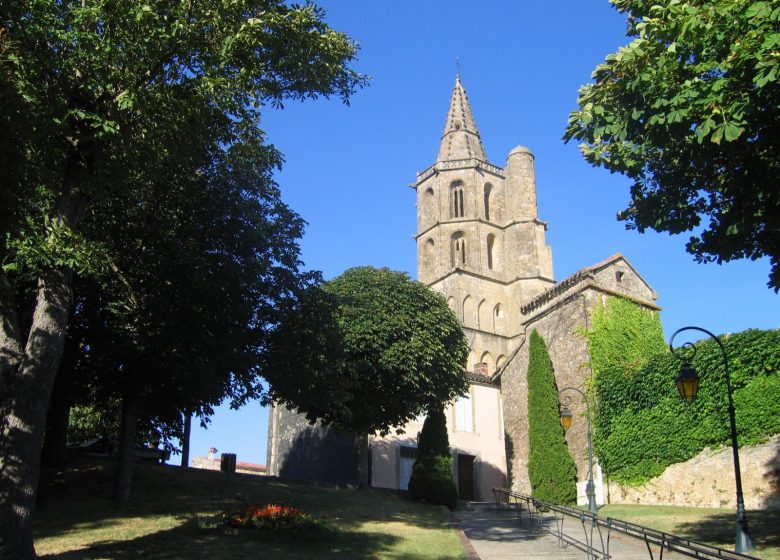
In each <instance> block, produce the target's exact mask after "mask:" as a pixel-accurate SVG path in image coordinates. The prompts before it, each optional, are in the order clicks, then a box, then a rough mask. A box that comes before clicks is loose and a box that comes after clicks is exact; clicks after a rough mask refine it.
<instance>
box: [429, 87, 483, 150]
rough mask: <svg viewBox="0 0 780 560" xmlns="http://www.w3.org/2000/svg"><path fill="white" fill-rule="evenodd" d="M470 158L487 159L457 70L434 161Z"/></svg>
mask: <svg viewBox="0 0 780 560" xmlns="http://www.w3.org/2000/svg"><path fill="white" fill-rule="evenodd" d="M471 158H477V159H481V160H483V161H487V158H486V157H485V150H484V149H483V148H482V138H481V137H480V136H479V131H478V130H477V123H476V122H474V116H473V115H472V114H471V105H469V98H468V96H467V95H466V90H464V89H463V85H462V84H461V83H460V72H458V74H457V76H456V77H455V87H454V88H453V89H452V98H451V99H450V109H449V111H448V112H447V122H446V123H445V124H444V134H443V135H442V137H441V145H440V146H439V155H438V156H437V157H436V161H449V160H454V159H471Z"/></svg>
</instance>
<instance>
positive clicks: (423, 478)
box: [409, 406, 458, 508]
mask: <svg viewBox="0 0 780 560" xmlns="http://www.w3.org/2000/svg"><path fill="white" fill-rule="evenodd" d="M409 494H410V495H411V496H412V498H414V499H415V500H419V501H421V502H429V503H432V504H441V505H445V506H447V507H450V508H453V507H455V505H456V504H457V503H458V489H457V487H456V486H455V480H454V479H453V478H452V456H451V455H450V442H449V438H448V437H447V420H446V418H445V416H444V409H443V407H441V406H435V407H431V409H430V410H429V411H428V417H427V418H426V419H425V423H424V424H423V429H422V432H420V441H419V444H418V447H417V460H416V461H415V463H414V467H413V468H412V478H411V480H410V481H409Z"/></svg>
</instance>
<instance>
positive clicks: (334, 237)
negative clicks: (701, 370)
mask: <svg viewBox="0 0 780 560" xmlns="http://www.w3.org/2000/svg"><path fill="white" fill-rule="evenodd" d="M317 3H318V4H319V5H321V6H323V7H324V8H325V9H326V11H327V16H326V20H327V21H328V23H329V24H330V25H331V27H333V28H335V29H338V30H340V31H343V32H346V33H347V34H348V35H350V36H351V37H352V38H353V39H354V40H356V41H357V42H358V43H359V44H360V47H361V51H360V53H359V55H358V61H357V63H356V64H355V68H356V69H358V70H359V71H361V72H364V73H366V74H369V75H370V76H371V77H372V80H371V85H370V87H368V88H366V89H364V90H362V91H361V92H359V93H358V94H356V95H355V97H354V98H353V99H352V102H351V105H350V106H349V107H347V106H345V105H344V104H342V103H341V102H340V101H338V100H323V99H320V100H317V101H306V102H304V103H290V104H288V105H286V106H285V108H284V110H282V111H273V110H271V109H270V108H269V110H268V112H267V113H266V114H265V116H264V122H263V127H264V130H265V132H266V133H267V134H268V137H269V141H270V142H272V143H273V144H275V145H276V146H277V147H278V148H279V149H280V150H281V151H282V152H283V153H284V155H285V159H286V163H285V166H284V169H283V170H282V171H281V172H280V173H278V174H277V181H278V182H279V184H280V187H281V189H282V193H283V198H284V200H285V201H286V202H287V203H288V204H289V205H290V206H291V207H292V208H293V209H294V210H296V211H297V212H298V213H299V214H301V215H302V216H303V218H304V219H305V220H306V221H307V222H308V224H309V225H308V228H307V231H306V235H305V237H304V238H303V239H302V240H301V249H302V256H303V260H304V261H305V265H306V268H309V269H316V270H321V271H322V272H323V274H324V276H325V278H332V277H334V276H337V275H339V274H341V273H342V272H343V271H344V270H346V269H347V268H350V267H353V266H359V265H372V266H387V267H389V268H392V269H396V270H402V271H406V272H408V273H409V274H410V275H411V276H412V277H415V276H416V261H415V258H416V257H415V255H416V253H415V244H414V241H413V240H412V235H413V234H414V233H415V227H416V214H415V212H416V210H415V198H414V191H413V190H412V189H411V188H409V186H408V185H409V184H410V183H412V182H414V180H415V173H416V172H418V171H422V170H423V169H425V168H427V167H428V166H429V165H431V164H432V163H433V161H434V159H435V156H436V152H437V149H438V145H439V139H440V136H441V133H442V129H443V127H444V118H445V114H446V110H447V107H448V104H449V98H450V93H451V91H452V86H453V84H454V81H455V73H456V66H455V61H456V58H457V59H459V61H460V72H461V79H462V82H463V85H464V87H465V88H466V91H467V93H468V95H469V99H470V101H471V106H472V109H473V112H474V117H475V119H476V122H477V126H478V127H479V130H480V133H481V135H482V141H483V144H484V146H485V150H486V153H487V156H488V158H489V159H490V161H491V162H493V163H495V164H497V165H501V166H503V165H504V164H505V159H506V155H507V154H508V153H509V151H510V150H511V149H512V148H513V147H515V146H517V145H519V144H522V145H524V146H527V147H529V148H530V149H531V151H532V152H533V153H534V155H535V156H536V174H537V189H538V205H539V216H540V218H541V219H542V220H545V221H548V222H549V231H548V232H547V243H548V244H549V245H550V246H551V247H552V249H553V265H554V272H555V279H556V280H562V279H564V278H566V277H567V276H569V275H570V274H572V273H574V272H575V271H577V270H579V269H580V268H583V267H586V266H589V265H591V264H594V263H596V262H599V261H601V260H603V259H605V258H606V257H608V256H610V255H612V254H614V253H618V252H619V253H622V254H623V255H624V256H625V257H626V258H627V259H628V260H629V261H630V262H631V263H632V264H633V265H634V267H635V268H636V269H637V270H638V271H639V273H640V274H641V275H642V276H643V277H644V278H645V279H646V280H647V281H648V282H649V283H650V284H651V285H652V286H653V287H654V288H655V290H656V291H657V292H658V294H659V296H660V297H659V300H658V303H659V305H660V306H661V307H662V308H663V311H662V313H661V319H662V322H663V326H664V332H665V334H666V336H667V338H668V336H669V335H670V334H671V333H672V332H673V331H674V330H675V329H677V328H679V327H682V326H685V325H691V324H693V325H698V326H701V327H704V328H706V329H708V330H711V331H713V332H715V333H717V334H721V333H728V332H738V331H742V330H744V329H747V328H776V327H778V326H779V325H778V323H779V322H780V321H779V320H778V318H779V317H780V296H778V295H776V294H775V293H774V292H773V291H771V290H769V289H768V288H767V287H766V282H767V275H768V272H769V263H768V261H767V260H760V261H756V262H749V261H739V262H733V263H726V264H723V265H717V264H707V265H700V264H697V263H695V262H694V261H693V259H692V258H691V256H690V255H688V254H687V253H686V252H685V250H684V244H685V241H686V240H687V237H686V236H685V235H682V236H676V237H671V236H669V235H668V234H657V233H653V232H650V233H645V234H643V235H640V234H638V233H636V232H634V231H626V230H625V227H624V225H623V223H621V222H618V221H617V220H616V219H615V214H616V212H618V211H619V210H622V209H623V208H624V207H625V206H626V204H627V202H628V199H629V181H628V180H627V179H626V178H625V177H622V176H619V175H611V174H610V173H609V172H607V171H605V170H603V169H596V168H593V167H591V166H590V165H588V164H587V163H586V162H585V161H584V160H583V158H582V156H581V155H580V153H579V151H578V149H577V146H576V145H574V144H569V145H565V144H564V143H563V142H562V141H561V137H562V135H563V132H564V128H565V126H566V121H567V117H568V114H569V112H570V111H571V110H572V109H573V108H574V107H575V103H576V99H577V89H578V88H579V86H580V85H582V84H584V83H586V82H588V81H589V80H590V74H591V72H592V71H593V69H594V68H595V66H596V65H597V64H599V63H600V62H602V61H603V60H604V57H605V56H606V55H607V54H609V53H610V52H614V51H616V50H617V49H618V47H620V46H621V45H624V44H626V42H627V38H626V37H625V23H624V19H623V18H622V16H621V15H620V14H618V13H617V12H616V11H615V10H614V9H612V7H611V6H610V4H609V3H608V2H607V0H562V1H558V2H549V1H544V0H521V1H520V0H502V1H497V0H496V1H493V0H487V1H483V2H474V1H471V2H467V1H463V0H450V1H444V0H437V1H433V0H420V1H415V2H413V1H411V0H395V1H392V2H391V1H389V0H375V1H372V2H361V1H357V0H330V1H320V2H317ZM681 336H682V335H681ZM676 342H681V340H679V337H678V340H677V341H676ZM266 435H267V412H266V411H264V410H263V409H262V408H261V407H260V406H259V405H257V404H253V405H249V406H247V407H245V408H243V409H242V410H240V411H237V412H235V411H229V410H227V409H225V408H220V409H219V410H218V412H217V414H216V415H215V417H214V418H213V422H212V424H211V426H210V427H209V429H208V430H201V429H193V435H192V440H191V450H192V451H191V453H192V454H193V455H205V453H206V451H207V450H208V448H209V447H211V446H214V447H216V448H217V449H219V452H220V453H222V452H233V453H237V455H238V460H240V461H250V462H256V463H265V449H266ZM174 460H175V459H174Z"/></svg>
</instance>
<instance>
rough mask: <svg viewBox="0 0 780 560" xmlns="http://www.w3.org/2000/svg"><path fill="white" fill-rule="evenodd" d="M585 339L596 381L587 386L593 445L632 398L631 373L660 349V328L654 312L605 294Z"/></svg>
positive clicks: (634, 388)
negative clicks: (591, 417) (590, 406)
mask: <svg viewBox="0 0 780 560" xmlns="http://www.w3.org/2000/svg"><path fill="white" fill-rule="evenodd" d="M585 336H586V338H587V340H588V350H589V354H590V360H591V361H590V365H591V368H592V370H593V373H594V376H595V379H596V382H595V384H594V385H593V386H592V387H591V396H592V397H594V398H593V399H592V401H593V403H594V405H595V406H594V410H595V415H594V416H595V418H594V423H595V433H594V445H595V446H596V448H598V443H599V442H600V440H601V439H603V438H604V437H607V436H608V435H609V429H610V425H611V422H612V418H613V416H614V414H615V413H616V412H617V411H620V410H622V408H623V407H624V406H626V404H627V403H626V399H628V398H629V397H628V395H631V397H630V398H636V397H637V395H636V392H637V391H636V386H635V380H634V377H635V374H636V372H637V371H638V370H639V368H641V367H642V366H643V365H644V364H645V363H646V362H647V360H648V359H649V358H650V357H652V356H655V355H656V354H659V353H661V352H663V351H664V349H665V348H666V343H665V342H664V334H663V329H662V328H661V319H660V317H659V316H658V314H657V313H651V312H648V311H647V310H645V309H642V308H641V307H639V306H638V305H636V304H635V303H632V302H631V301H629V300H627V299H623V298H615V297H611V298H608V299H607V301H606V302H605V304H604V305H602V306H597V307H596V308H595V310H594V312H593V316H592V318H591V329H590V330H589V331H587V332H586V333H585Z"/></svg>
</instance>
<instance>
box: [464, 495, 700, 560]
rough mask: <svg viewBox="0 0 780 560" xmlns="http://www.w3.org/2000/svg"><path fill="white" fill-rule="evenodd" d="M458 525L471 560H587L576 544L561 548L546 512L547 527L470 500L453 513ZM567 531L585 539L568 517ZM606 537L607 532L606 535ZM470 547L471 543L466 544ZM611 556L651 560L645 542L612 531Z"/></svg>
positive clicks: (669, 556)
mask: <svg viewBox="0 0 780 560" xmlns="http://www.w3.org/2000/svg"><path fill="white" fill-rule="evenodd" d="M453 517H454V520H455V524H456V525H457V526H458V527H459V528H460V529H461V530H462V531H463V532H464V533H465V535H466V538H467V539H468V542H469V543H470V544H471V547H473V550H472V551H471V556H470V560H477V559H481V560H509V559H512V560H524V559H534V558H554V559H561V560H569V559H571V560H587V557H588V555H587V554H586V553H585V552H584V551H582V550H579V549H578V548H575V547H574V546H571V545H569V546H566V547H565V548H561V547H560V546H559V544H558V539H557V538H556V537H555V536H553V535H551V534H550V533H549V532H547V530H546V528H550V527H551V526H552V528H553V529H554V528H555V522H554V521H553V519H552V516H551V515H547V516H545V517H547V520H546V524H545V525H544V527H539V526H536V525H532V524H531V522H530V520H529V519H528V516H527V515H526V514H525V513H523V515H522V519H521V522H520V523H518V519H517V514H516V513H515V511H514V510H508V509H501V510H496V506H495V504H494V503H492V502H491V503H474V502H472V503H469V504H467V505H466V506H465V507H463V506H461V509H458V510H457V511H454V512H453ZM564 523H565V529H566V532H567V533H568V534H570V535H572V536H575V537H576V538H578V539H580V540H583V537H584V532H583V529H582V526H581V525H580V523H579V522H578V521H577V520H575V519H572V518H570V517H567V518H566V520H565V522H564ZM604 538H606V534H605V535H604ZM594 544H596V546H597V547H598V548H601V546H600V540H599V536H598V533H596V532H594ZM466 548H467V549H468V548H469V547H468V546H467V547H466ZM609 552H610V556H611V558H613V559H615V560H622V559H626V560H650V558H651V557H650V554H649V553H648V551H647V547H646V546H645V543H644V542H642V541H639V540H637V539H633V538H631V537H628V536H626V535H621V534H614V533H613V534H612V538H611V539H610V544H609ZM658 557H659V554H658V547H655V546H654V547H653V558H655V559H656V560H657V559H658ZM663 558H664V559H668V560H672V559H675V560H679V559H681V558H685V556H682V555H680V554H672V553H671V552H669V551H664V554H663Z"/></svg>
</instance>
